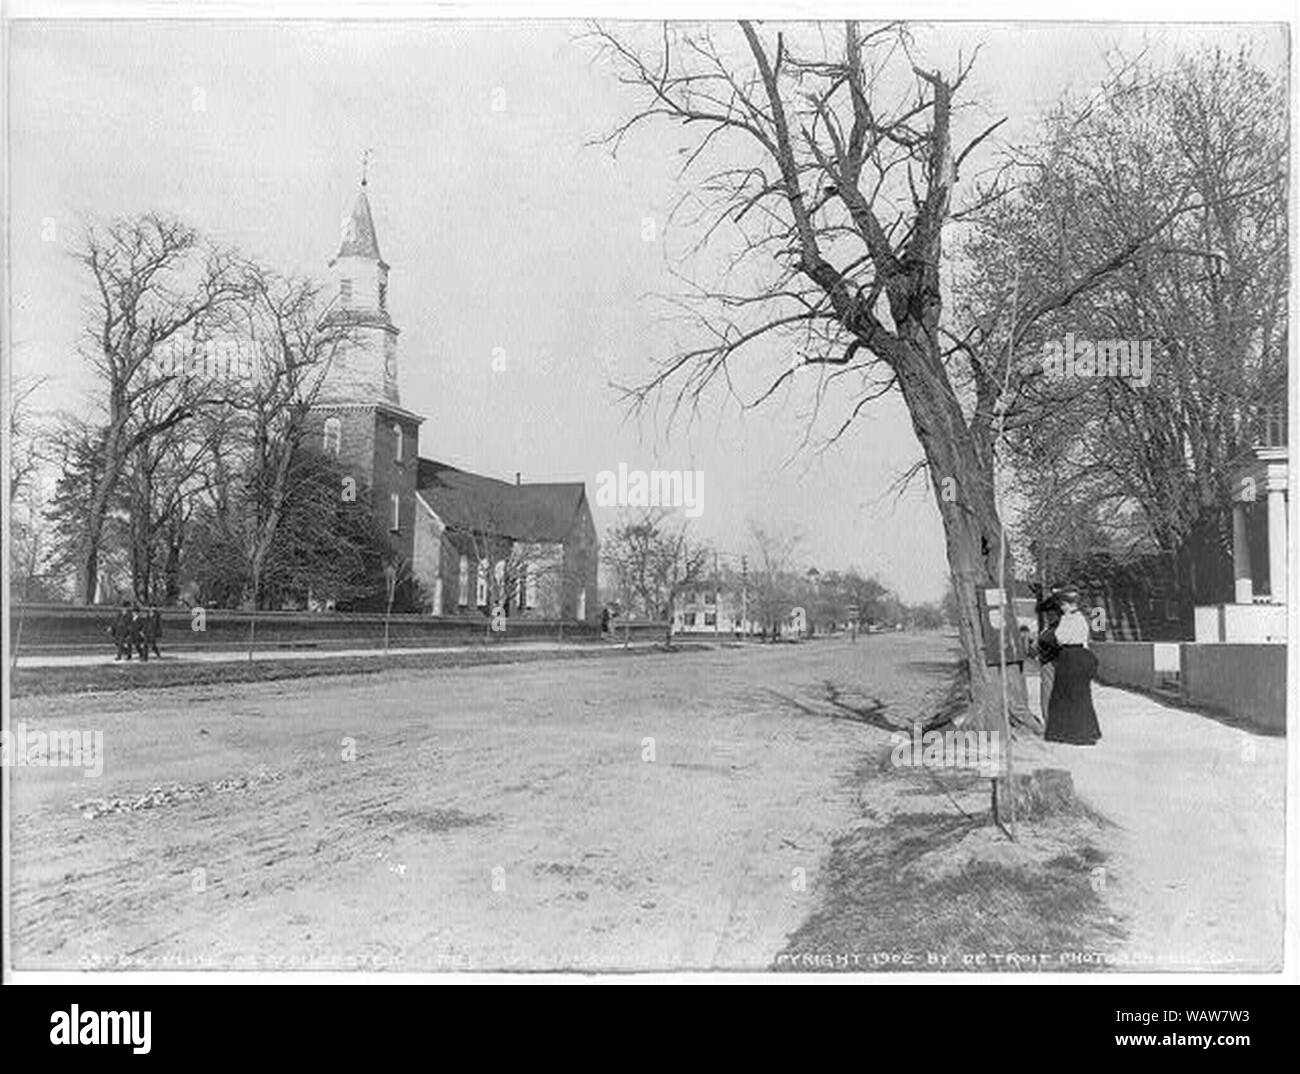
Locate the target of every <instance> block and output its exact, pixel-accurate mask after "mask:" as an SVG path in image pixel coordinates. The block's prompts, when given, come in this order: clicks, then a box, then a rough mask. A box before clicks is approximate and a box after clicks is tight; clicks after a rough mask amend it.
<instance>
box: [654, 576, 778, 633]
mask: <svg viewBox="0 0 1300 1074" xmlns="http://www.w3.org/2000/svg"><path fill="white" fill-rule="evenodd" d="M746 603H747V602H746V601H745V599H744V597H743V595H742V592H741V584H740V579H739V578H735V577H732V576H731V574H730V572H722V573H719V574H718V575H715V576H714V577H712V578H710V579H707V580H705V581H702V582H700V583H699V584H698V585H695V586H692V587H691V588H690V589H688V590H686V591H685V592H684V593H682V594H680V595H679V597H678V600H677V606H676V608H675V609H674V611H673V633H674V634H733V635H737V634H739V635H745V634H757V633H759V631H760V629H761V628H760V626H759V624H758V623H757V622H755V621H754V620H753V619H752V618H747V617H746V610H747V608H746Z"/></svg>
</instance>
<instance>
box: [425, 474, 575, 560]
mask: <svg viewBox="0 0 1300 1074" xmlns="http://www.w3.org/2000/svg"><path fill="white" fill-rule="evenodd" d="M416 484H417V486H418V488H419V492H420V496H421V497H422V498H423V499H424V501H425V503H427V504H428V505H429V506H430V507H431V508H432V509H433V510H434V511H435V512H437V514H438V517H439V518H440V519H442V521H443V522H444V523H445V524H446V525H447V526H448V527H449V528H451V529H454V530H455V529H458V530H469V531H472V532H477V533H490V534H494V535H498V536H502V537H510V538H512V539H514V540H516V541H537V542H560V541H564V540H567V539H568V536H569V534H570V533H571V532H572V531H573V526H574V523H575V522H576V521H577V519H578V513H579V511H580V510H581V508H582V505H583V502H584V498H585V496H586V487H585V486H584V485H583V484H582V482H581V481H573V482H538V483H530V484H527V485H512V484H511V483H510V482H508V481H498V480H497V479H496V478H494V477H484V476H483V475H482V474H474V473H470V472H469V471H468V470H458V469H457V468H456V467H454V466H448V465H447V464H446V463H441V462H435V461H434V460H432V459H421V460H420V469H419V474H418V476H417V480H416Z"/></svg>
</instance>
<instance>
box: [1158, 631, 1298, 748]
mask: <svg viewBox="0 0 1300 1074" xmlns="http://www.w3.org/2000/svg"><path fill="white" fill-rule="evenodd" d="M1180 656H1181V660H1180V663H1181V669H1180V675H1179V678H1180V683H1181V689H1182V696H1183V699H1184V700H1186V701H1188V702H1190V703H1191V704H1193V705H1204V706H1205V707H1207V708H1212V709H1217V710H1219V711H1220V712H1225V713H1228V714H1229V715H1231V716H1234V717H1236V718H1237V719H1239V720H1242V721H1244V722H1246V723H1248V724H1250V725H1251V726H1252V727H1257V728H1259V729H1260V730H1261V731H1268V732H1272V733H1275V734H1284V733H1285V732H1286V661H1287V647H1286V646H1285V645H1274V644H1267V643H1265V644H1257V645H1251V644H1232V643H1225V642H1214V643H1210V644H1204V645H1203V644H1197V643H1195V642H1185V643H1184V644H1183V645H1182V646H1181V652H1180Z"/></svg>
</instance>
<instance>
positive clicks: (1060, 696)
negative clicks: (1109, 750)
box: [1043, 590, 1101, 746]
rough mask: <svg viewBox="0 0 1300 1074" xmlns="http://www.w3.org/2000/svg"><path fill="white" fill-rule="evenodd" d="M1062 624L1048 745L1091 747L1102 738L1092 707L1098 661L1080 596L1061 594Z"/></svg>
mask: <svg viewBox="0 0 1300 1074" xmlns="http://www.w3.org/2000/svg"><path fill="white" fill-rule="evenodd" d="M1060 604H1061V621H1060V622H1059V623H1058V624H1057V625H1056V643H1057V645H1059V646H1060V649H1059V651H1058V653H1057V655H1056V675H1055V678H1054V680H1053V683H1052V697H1051V700H1050V702H1049V703H1048V712H1047V733H1046V735H1044V736H1043V737H1044V738H1046V739H1047V740H1048V741H1049V742H1065V743H1069V744H1070V745H1074V746H1091V745H1093V744H1094V743H1096V742H1097V740H1098V739H1100V738H1101V726H1100V724H1098V722H1097V710H1096V709H1095V708H1093V704H1092V680H1093V677H1094V676H1095V675H1096V673H1097V658H1096V657H1095V656H1093V655H1092V653H1091V652H1090V651H1089V649H1088V634H1089V631H1088V620H1087V619H1086V618H1085V617H1084V615H1083V612H1082V611H1081V610H1080V608H1079V594H1078V592H1077V591H1075V590H1066V591H1064V592H1063V593H1061V595H1060Z"/></svg>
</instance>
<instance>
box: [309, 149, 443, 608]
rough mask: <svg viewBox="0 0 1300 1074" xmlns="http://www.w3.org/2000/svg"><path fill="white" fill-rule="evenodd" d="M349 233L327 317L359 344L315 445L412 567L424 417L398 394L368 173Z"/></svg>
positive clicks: (326, 404) (335, 368)
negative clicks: (349, 482)
mask: <svg viewBox="0 0 1300 1074" xmlns="http://www.w3.org/2000/svg"><path fill="white" fill-rule="evenodd" d="M342 232H343V234H342V237H341V240H340V243H339V248H338V252H337V253H336V254H335V255H334V257H333V258H332V259H331V260H330V262H329V294H330V306H329V312H328V313H327V314H326V316H327V317H328V318H330V319H333V320H336V321H341V322H342V323H345V324H347V325H348V327H349V328H350V329H351V331H350V333H349V335H350V336H351V337H352V338H350V339H349V341H348V342H347V343H346V344H345V345H343V346H342V347H340V348H339V350H338V352H336V353H335V354H334V356H333V359H332V361H331V362H330V365H329V367H328V369H327V370H326V372H325V375H324V378H323V380H322V381H321V384H320V388H319V390H318V392H317V394H316V398H315V401H314V404H313V406H312V412H313V417H314V422H313V425H314V437H315V442H316V445H317V447H318V448H319V449H320V450H321V451H323V452H324V453H325V454H326V455H328V456H332V457H333V458H334V459H336V460H337V461H338V466H339V467H340V469H341V470H342V472H343V475H344V476H345V477H350V478H352V479H354V481H355V483H356V485H357V487H358V489H359V490H363V491H364V494H365V499H366V501H367V502H368V503H369V504H370V505H371V510H372V511H373V512H374V517H375V519H376V521H377V522H378V523H379V524H380V525H381V526H382V527H383V529H384V530H386V531H387V533H388V539H389V544H390V546H391V548H392V558H391V562H392V563H393V564H395V565H399V566H400V565H401V564H403V563H405V564H406V565H408V566H409V564H410V562H411V559H412V557H413V554H414V543H413V542H414V534H415V526H416V516H415V506H416V505H415V489H416V483H417V481H418V477H419V437H420V425H421V423H422V422H423V421H424V419H423V418H421V417H420V416H419V415H418V414H413V413H411V412H410V411H409V410H405V409H403V407H402V404H401V397H400V395H399V394H398V389H397V337H398V329H397V326H396V325H394V324H393V320H392V317H390V316H389V313H388V262H386V261H385V260H384V259H383V256H382V255H381V254H380V252H379V239H378V237H377V236H376V234H375V220H374V216H373V215H372V213H371V211H370V199H369V197H368V196H367V181H366V174H365V172H364V170H363V172H362V176H361V189H360V190H359V191H358V193H357V197H356V201H355V202H354V203H353V206H352V211H351V212H350V213H349V214H348V215H347V216H345V217H344V218H343V222H342ZM383 602H384V592H383V586H382V585H377V587H376V593H375V595H374V596H373V597H371V598H369V599H367V600H365V601H362V602H360V604H359V606H360V607H362V608H363V609H364V608H370V610H382V607H383Z"/></svg>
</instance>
